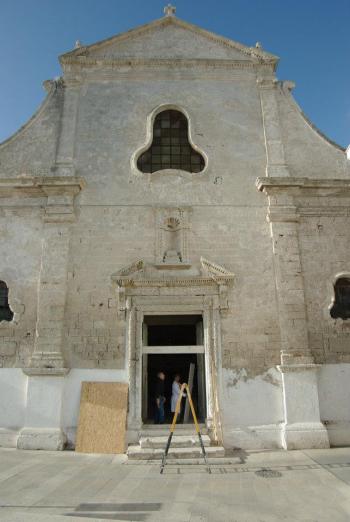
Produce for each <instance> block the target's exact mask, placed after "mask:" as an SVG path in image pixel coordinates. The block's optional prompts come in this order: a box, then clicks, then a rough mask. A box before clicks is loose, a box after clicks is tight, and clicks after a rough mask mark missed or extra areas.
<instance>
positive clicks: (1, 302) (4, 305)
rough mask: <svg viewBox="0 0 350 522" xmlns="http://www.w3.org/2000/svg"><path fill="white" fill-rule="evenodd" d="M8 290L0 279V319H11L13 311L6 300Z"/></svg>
mask: <svg viewBox="0 0 350 522" xmlns="http://www.w3.org/2000/svg"><path fill="white" fill-rule="evenodd" d="M8 295H9V290H8V288H7V285H6V283H4V281H0V321H12V319H13V312H12V310H11V308H10V307H9V302H8Z"/></svg>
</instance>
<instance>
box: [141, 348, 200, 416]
mask: <svg viewBox="0 0 350 522" xmlns="http://www.w3.org/2000/svg"><path fill="white" fill-rule="evenodd" d="M190 363H194V364H195V372H194V380H193V389H192V399H193V403H194V406H195V409H196V414H197V416H198V420H199V421H200V422H203V421H204V418H203V415H200V412H199V411H198V378H197V355H196V354H193V355H187V354H176V355H175V354H171V355H156V354H150V355H148V412H147V417H148V419H147V422H149V423H152V422H153V419H154V410H155V397H154V395H155V383H156V380H157V373H158V372H160V371H163V372H164V373H165V397H166V403H165V422H166V423H170V422H171V421H172V414H171V411H170V399H171V387H172V383H173V380H174V376H175V374H177V373H179V374H180V375H181V382H188V374H189V368H190ZM184 409H185V399H182V405H181V410H182V416H183V413H184ZM180 419H181V418H180ZM145 420H146V419H145ZM189 422H190V423H192V422H193V420H192V415H191V414H190V420H189Z"/></svg>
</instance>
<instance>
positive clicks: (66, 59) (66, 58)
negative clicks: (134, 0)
mask: <svg viewBox="0 0 350 522" xmlns="http://www.w3.org/2000/svg"><path fill="white" fill-rule="evenodd" d="M167 25H176V26H178V27H182V28H183V29H187V30H188V31H192V32H194V33H196V34H198V35H201V36H203V37H205V38H207V39H208V40H211V41H213V42H215V43H218V44H220V45H222V46H224V47H228V48H231V49H235V50H238V51H240V52H242V53H243V54H245V55H246V56H248V57H249V58H252V59H254V60H255V61H256V62H257V63H269V64H270V65H273V66H274V68H275V67H276V65H277V63H278V60H279V58H278V56H275V55H273V54H270V53H267V52H265V51H263V50H262V49H261V48H259V47H248V46H245V45H243V44H240V43H239V42H235V41H234V40H230V39H229V38H225V37H223V36H219V35H217V34H215V33H212V32H210V31H207V30H206V29H202V28H201V27H198V26H196V25H193V24H190V23H188V22H185V21H184V20H180V19H179V18H177V17H176V16H166V17H163V18H159V19H157V20H154V21H153V22H150V23H148V24H145V25H142V26H139V27H136V28H134V29H131V30H129V31H126V32H124V33H121V34H118V35H115V36H112V37H110V38H107V39H105V40H101V41H100V42H96V43H94V44H91V45H88V46H83V47H79V48H77V49H74V50H72V51H69V52H67V53H64V54H62V55H61V56H60V57H59V61H60V63H61V65H64V64H65V63H72V62H74V60H72V58H77V57H82V56H85V57H86V56H88V54H89V53H90V51H94V50H98V49H101V48H103V47H104V46H107V45H109V44H111V43H118V42H123V41H125V40H128V39H131V38H133V37H135V36H138V35H141V34H144V33H147V32H149V31H151V30H153V29H155V28H158V27H164V26H167Z"/></svg>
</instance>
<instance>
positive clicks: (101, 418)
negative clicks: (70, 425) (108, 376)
mask: <svg viewBox="0 0 350 522" xmlns="http://www.w3.org/2000/svg"><path fill="white" fill-rule="evenodd" d="M127 403H128V385H127V384H126V383H121V382H83V383H82V388H81V397H80V413H79V423H78V430H77V440H76V447H75V450H76V451H77V452H79V453H124V452H125V432H126V414H127Z"/></svg>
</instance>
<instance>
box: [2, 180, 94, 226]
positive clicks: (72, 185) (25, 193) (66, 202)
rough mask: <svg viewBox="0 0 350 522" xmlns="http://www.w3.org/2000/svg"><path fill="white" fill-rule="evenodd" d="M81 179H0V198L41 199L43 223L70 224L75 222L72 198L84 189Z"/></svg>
mask: <svg viewBox="0 0 350 522" xmlns="http://www.w3.org/2000/svg"><path fill="white" fill-rule="evenodd" d="M84 186H85V181H84V179H83V178H78V177H75V176H70V177H68V176H52V177H49V176H48V177H44V176H40V177H38V176H31V177H26V176H22V177H20V178H3V179H0V206H1V198H12V197H13V198H18V197H21V198H26V197H29V198H43V197H46V205H45V210H44V214H43V221H44V222H45V223H70V222H73V221H75V209H74V198H75V196H76V195H77V194H79V192H80V191H81V190H82V189H83V188H84Z"/></svg>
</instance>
